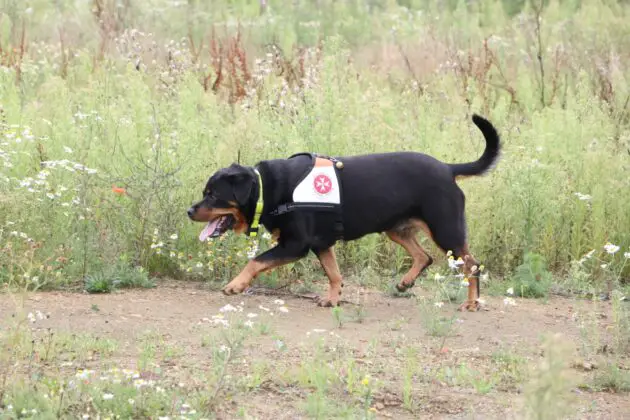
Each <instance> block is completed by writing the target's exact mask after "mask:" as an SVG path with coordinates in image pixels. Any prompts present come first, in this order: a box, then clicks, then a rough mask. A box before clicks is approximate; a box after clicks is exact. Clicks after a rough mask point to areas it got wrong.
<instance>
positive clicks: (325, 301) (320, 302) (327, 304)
mask: <svg viewBox="0 0 630 420" xmlns="http://www.w3.org/2000/svg"><path fill="white" fill-rule="evenodd" d="M317 306H321V307H323V308H332V307H334V306H339V299H338V298H337V299H331V298H330V297H326V298H324V297H320V298H319V299H317Z"/></svg>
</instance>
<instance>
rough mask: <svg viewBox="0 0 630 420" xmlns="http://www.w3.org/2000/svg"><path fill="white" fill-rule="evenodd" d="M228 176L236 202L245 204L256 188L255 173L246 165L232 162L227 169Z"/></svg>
mask: <svg viewBox="0 0 630 420" xmlns="http://www.w3.org/2000/svg"><path fill="white" fill-rule="evenodd" d="M227 176H228V178H229V180H230V183H231V184H232V191H233V194H234V199H235V200H236V202H237V203H238V204H239V205H241V206H245V205H246V204H247V202H248V201H249V197H250V195H251V194H252V190H253V188H254V181H255V178H254V175H253V174H252V173H251V171H249V170H248V169H247V168H246V167H244V166H241V165H238V164H232V165H231V166H230V167H229V168H228V169H227Z"/></svg>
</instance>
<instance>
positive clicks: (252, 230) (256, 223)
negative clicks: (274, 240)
mask: <svg viewBox="0 0 630 420" xmlns="http://www.w3.org/2000/svg"><path fill="white" fill-rule="evenodd" d="M254 172H256V175H258V201H257V202H256V210H255V211H254V219H253V220H252V224H251V225H250V227H249V232H248V235H249V236H250V237H252V238H254V237H256V236H258V228H259V227H260V216H262V211H263V207H264V202H263V183H262V177H261V176H260V172H258V169H256V168H254Z"/></svg>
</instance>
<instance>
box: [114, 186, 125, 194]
mask: <svg viewBox="0 0 630 420" xmlns="http://www.w3.org/2000/svg"><path fill="white" fill-rule="evenodd" d="M112 192H113V193H114V194H118V195H127V190H126V189H124V188H122V187H112Z"/></svg>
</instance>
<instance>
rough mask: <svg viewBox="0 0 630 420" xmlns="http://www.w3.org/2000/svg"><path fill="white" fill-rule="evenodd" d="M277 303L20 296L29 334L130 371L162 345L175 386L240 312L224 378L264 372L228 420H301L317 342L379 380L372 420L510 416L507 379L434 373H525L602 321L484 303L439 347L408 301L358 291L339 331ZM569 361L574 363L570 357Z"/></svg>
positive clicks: (171, 289) (513, 402)
mask: <svg viewBox="0 0 630 420" xmlns="http://www.w3.org/2000/svg"><path fill="white" fill-rule="evenodd" d="M419 291H420V289H419V290H418V292H419ZM347 292H349V293H348V295H349V296H357V293H358V292H357V291H356V289H355V290H352V288H350V290H348V291H347ZM13 299H15V296H14V297H13V298H12V297H10V296H8V295H0V319H1V320H5V321H7V320H8V319H9V318H10V317H11V316H12V315H14V314H15V313H16V304H15V302H14V301H13ZM277 299H278V297H277V296H236V297H225V296H223V295H221V294H220V293H217V292H211V291H208V290H206V289H205V288H204V286H203V285H201V284H190V283H185V284H179V283H170V284H161V285H160V286H159V287H157V288H156V289H152V290H132V291H124V292H120V293H115V294H109V295H87V294H77V293H62V292H46V293H36V294H30V295H28V296H26V297H25V299H24V310H25V311H27V312H35V311H40V312H41V313H43V314H47V315H48V318H47V319H43V320H39V321H37V325H36V327H35V328H37V329H38V330H40V331H45V330H47V329H49V328H50V329H52V330H53V331H56V332H59V333H62V332H69V333H72V334H90V335H93V336H96V337H102V338H108V339H112V340H115V341H116V342H117V343H118V346H117V349H116V351H115V353H114V354H113V355H112V361H115V363H116V364H118V365H123V366H127V367H130V368H131V367H134V366H135V365H136V363H137V362H136V359H137V358H138V357H139V355H140V354H141V353H142V344H141V343H142V342H143V340H146V339H147V337H149V336H151V337H154V338H157V339H159V341H160V343H161V345H162V346H163V348H171V349H173V352H172V353H173V355H172V357H171V358H170V359H169V360H170V362H168V363H167V362H164V364H163V366H165V369H166V367H168V369H167V370H169V374H171V375H174V376H176V377H178V378H179V380H185V379H186V378H187V377H188V376H189V375H191V372H201V371H203V370H204V369H208V368H210V366H211V354H212V348H211V347H212V346H211V345H208V343H207V342H204V337H209V336H211V335H212V334H213V332H215V331H216V330H217V328H218V327H216V326H215V325H213V324H212V319H213V318H212V317H213V316H216V315H217V314H219V309H220V308H222V307H224V306H225V305H226V304H231V305H233V306H234V307H239V306H241V307H243V313H244V314H255V315H251V316H252V318H251V319H253V320H255V321H256V322H258V323H259V324H264V325H265V326H266V327H265V328H268V329H269V331H268V332H266V333H265V334H263V335H259V336H257V337H254V338H252V339H251V340H248V344H247V346H246V347H245V349H244V353H243V354H242V358H243V361H242V363H238V366H235V368H234V375H238V374H239V373H240V374H243V375H250V374H251V371H252V368H253V367H254V366H258V365H259V364H261V363H264V364H265V369H263V370H264V371H265V372H266V373H265V375H266V379H265V380H264V381H263V382H262V383H263V385H261V386H259V387H258V388H257V391H256V392H253V393H242V394H235V395H233V401H232V403H230V404H226V406H225V407H223V408H222V410H223V415H224V416H225V417H222V418H234V417H237V412H239V411H238V410H237V409H236V407H237V406H238V407H241V408H240V410H242V407H247V409H248V410H247V413H248V415H249V416H250V417H253V418H305V417H306V416H305V415H304V412H303V411H302V410H300V408H299V407H300V402H301V401H303V400H304V398H305V397H306V395H307V394H308V392H307V391H306V390H304V389H297V388H295V387H293V386H289V385H288V384H287V379H286V378H287V377H288V376H290V375H291V372H292V370H293V369H295V368H296V367H297V366H300V365H303V364H304V363H305V361H306V360H309V358H311V357H314V355H315V354H316V348H317V342H319V341H320V340H321V341H322V342H324V343H325V346H326V347H325V351H326V352H331V351H332V352H335V351H338V352H341V351H343V352H344V355H346V356H347V357H351V358H352V359H353V360H355V361H357V363H360V364H364V365H365V366H366V367H368V368H369V371H370V372H371V373H372V374H373V376H377V377H378V379H379V381H380V383H381V388H380V390H379V395H378V396H377V401H382V403H380V404H379V405H378V410H377V414H378V416H377V417H382V418H387V417H393V418H519V411H518V409H519V407H520V404H522V384H519V383H517V382H515V383H514V384H512V385H513V386H512V385H511V384H509V383H507V382H506V384H507V386H495V387H494V388H493V389H492V390H491V391H490V392H487V393H485V392H484V393H481V395H480V393H476V392H475V390H474V389H471V386H470V384H468V386H466V384H463V383H457V382H456V381H455V382H453V381H450V382H449V380H448V375H446V376H444V375H443V373H444V370H439V369H438V368H439V367H440V366H442V367H445V366H447V367H457V366H460V365H461V364H462V363H463V364H465V365H466V366H468V367H469V368H470V369H472V370H473V371H476V372H483V373H484V374H489V372H492V371H493V369H494V367H493V366H494V365H492V363H491V360H493V359H492V358H493V357H495V356H494V355H496V354H497V352H505V353H509V354H514V355H516V356H518V357H520V358H522V360H524V361H525V364H527V365H529V364H533V363H536V362H537V361H538V360H540V357H541V346H540V344H541V338H542V335H543V334H544V333H561V334H562V335H563V337H565V338H566V339H567V340H568V341H569V342H570V343H572V344H573V345H574V347H575V348H576V349H577V348H579V347H580V342H581V340H582V339H583V338H582V337H583V332H584V331H583V330H582V331H581V330H580V325H581V324H580V322H578V321H579V320H580V319H583V317H584V316H585V314H590V315H591V316H592V318H593V319H598V323H597V325H596V326H595V328H598V329H601V331H605V329H606V326H607V325H608V324H610V322H611V318H610V308H609V304H606V303H599V304H593V303H589V302H583V301H575V300H568V299H561V298H553V299H551V300H550V301H549V302H548V303H546V304H545V303H542V302H536V301H525V300H517V304H516V306H506V305H504V303H503V299H502V298H487V309H488V310H486V311H481V312H478V313H457V314H456V317H457V318H456V320H455V322H454V326H453V332H452V333H451V334H448V335H449V336H448V337H446V338H444V337H434V336H430V335H428V334H427V329H426V328H424V327H423V325H424V324H423V323H426V320H423V317H422V315H421V312H420V311H419V310H418V304H417V303H416V302H415V301H414V300H413V299H402V298H391V297H387V296H385V295H383V294H382V293H380V292H368V291H364V292H363V294H362V300H363V301H364V302H365V308H366V312H365V314H364V316H362V317H361V318H362V319H361V322H357V321H358V319H354V320H350V321H348V322H344V324H343V326H342V328H337V326H336V325H335V321H334V319H333V317H332V316H331V311H330V309H323V308H318V307H316V306H315V305H314V303H313V302H312V301H310V300H308V299H299V298H295V297H286V296H282V297H281V299H282V300H284V305H283V306H284V307H286V308H287V309H288V312H281V311H279V310H278V309H277V308H278V305H279V304H278V302H274V301H276V300H277ZM453 308H454V307H450V306H449V305H445V307H444V308H442V309H443V310H444V311H445V312H444V313H445V314H447V315H448V316H450V315H452V314H455V312H454V311H452V309H453ZM355 310H356V308H355V307H354V306H353V305H346V306H345V307H344V314H345V315H346V316H350V315H352V314H353V313H354V312H355ZM355 318H356V317H355ZM263 319H264V321H263ZM425 326H426V325H425ZM169 346H170V347H169ZM280 348H281V349H282V350H280ZM402 349H414V351H415V356H413V361H414V363H415V365H417V367H418V369H417V371H418V372H420V373H416V374H414V375H413V378H412V381H411V387H412V390H413V396H414V400H415V404H416V405H415V408H414V410H413V414H411V413H410V412H409V410H405V409H403V407H402V405H403V403H402V402H401V386H402V385H401V383H402V382H401V381H402V379H401V378H402V377H403V376H404V369H405V366H406V364H408V363H409V360H411V359H410V358H409V356H408V355H405V352H404V351H403V350H402ZM346 356H344V357H346ZM575 358H576V360H579V356H578V355H577V353H576V355H575ZM104 362H105V361H103V360H95V361H94V363H95V364H99V363H104ZM422 372H424V375H423V374H422ZM343 373H344V372H340V374H343ZM575 373H576V374H578V375H581V376H582V378H583V380H587V379H588V375H590V374H591V373H592V372H582V371H581V370H579V369H575ZM445 378H446V379H445ZM506 384H503V385H506ZM501 388H503V389H501ZM574 394H575V395H574V396H575V397H576V398H577V400H578V408H579V410H580V411H579V413H578V415H577V418H589V419H590V418H602V419H630V397H628V395H623V394H620V395H615V394H612V393H596V392H588V391H578V390H576V391H575V392H574Z"/></svg>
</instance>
